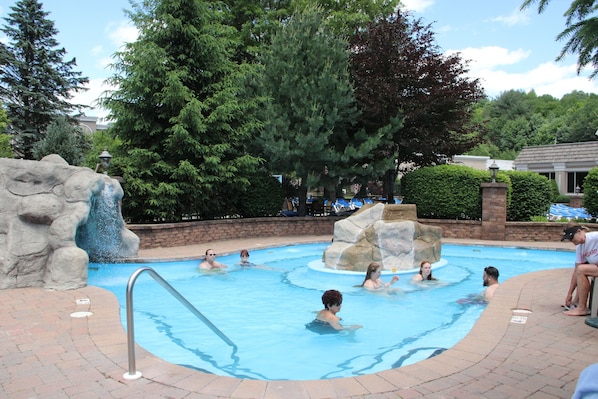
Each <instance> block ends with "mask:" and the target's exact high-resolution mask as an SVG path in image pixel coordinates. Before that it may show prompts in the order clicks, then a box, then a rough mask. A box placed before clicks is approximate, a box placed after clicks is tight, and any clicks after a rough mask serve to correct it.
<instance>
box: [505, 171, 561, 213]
mask: <svg viewBox="0 0 598 399" xmlns="http://www.w3.org/2000/svg"><path fill="white" fill-rule="evenodd" d="M505 173H506V174H507V175H508V176H509V178H510V179H511V188H512V194H511V195H512V197H511V198H512V201H511V205H510V206H509V207H508V208H507V220H510V221H520V222H529V221H530V220H531V218H532V217H533V216H540V215H546V214H547V213H548V211H549V210H550V202H551V197H552V187H551V184H550V181H549V180H548V178H547V177H546V176H542V175H539V174H537V173H535V172H520V171H508V172H505Z"/></svg>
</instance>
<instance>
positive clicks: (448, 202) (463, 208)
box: [401, 165, 511, 220]
mask: <svg viewBox="0 0 598 399" xmlns="http://www.w3.org/2000/svg"><path fill="white" fill-rule="evenodd" d="M496 180H497V181H498V182H504V183H507V184H509V183H510V180H509V177H508V176H507V175H506V174H505V173H502V172H500V173H499V174H498V176H497V178H496ZM484 182H490V173H489V172H488V171H484V170H476V169H473V168H469V167H466V166H460V165H439V166H429V167H425V168H421V169H417V170H414V171H413V172H410V173H408V174H406V175H405V176H404V177H403V178H402V179H401V185H402V189H403V195H404V200H403V203H405V204H416V205H417V216H418V217H421V218H436V219H476V220H479V219H481V217H482V192H481V184H482V183H484ZM510 198H511V196H510V184H509V188H508V189H507V204H508V203H510Z"/></svg>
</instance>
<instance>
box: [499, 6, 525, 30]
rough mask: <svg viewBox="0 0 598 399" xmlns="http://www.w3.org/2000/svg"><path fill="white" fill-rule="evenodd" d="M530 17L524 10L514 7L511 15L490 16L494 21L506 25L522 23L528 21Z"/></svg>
mask: <svg viewBox="0 0 598 399" xmlns="http://www.w3.org/2000/svg"><path fill="white" fill-rule="evenodd" d="M529 20H530V18H529V16H528V14H527V13H526V12H523V11H520V10H519V9H518V8H517V9H515V10H514V11H513V12H512V13H511V15H507V16H498V17H496V18H492V21H494V22H500V23H503V24H505V25H508V26H515V25H524V24H527V23H528V22H529Z"/></svg>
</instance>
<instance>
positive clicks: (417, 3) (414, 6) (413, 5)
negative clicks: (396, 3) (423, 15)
mask: <svg viewBox="0 0 598 399" xmlns="http://www.w3.org/2000/svg"><path fill="white" fill-rule="evenodd" d="M432 5H434V0H401V7H402V8H406V9H407V10H410V11H415V12H423V11H424V10H425V9H426V8H428V7H430V6H432Z"/></svg>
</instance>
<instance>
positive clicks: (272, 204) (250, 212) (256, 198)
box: [237, 175, 284, 218]
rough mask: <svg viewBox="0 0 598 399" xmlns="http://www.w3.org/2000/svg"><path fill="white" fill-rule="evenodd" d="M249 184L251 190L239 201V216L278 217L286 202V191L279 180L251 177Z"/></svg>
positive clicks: (268, 177)
mask: <svg viewBox="0 0 598 399" xmlns="http://www.w3.org/2000/svg"><path fill="white" fill-rule="evenodd" d="M249 183H250V184H249V188H248V189H247V191H246V192H245V194H244V195H242V196H240V198H239V200H238V204H237V209H238V211H239V214H240V215H241V216H242V217H246V218H252V217H260V216H276V215H278V214H279V212H280V210H281V209H282V203H283V201H284V190H283V188H282V185H281V184H280V182H279V181H278V179H277V178H275V177H272V176H269V175H258V176H252V177H249Z"/></svg>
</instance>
